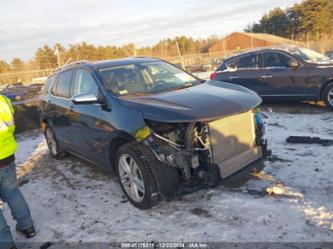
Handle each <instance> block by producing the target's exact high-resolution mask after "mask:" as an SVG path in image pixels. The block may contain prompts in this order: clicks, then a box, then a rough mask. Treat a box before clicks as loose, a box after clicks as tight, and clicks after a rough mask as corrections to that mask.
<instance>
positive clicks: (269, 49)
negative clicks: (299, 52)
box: [225, 45, 298, 61]
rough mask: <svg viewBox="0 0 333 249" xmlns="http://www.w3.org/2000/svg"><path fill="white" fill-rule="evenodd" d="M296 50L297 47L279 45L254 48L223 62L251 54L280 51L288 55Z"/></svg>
mask: <svg viewBox="0 0 333 249" xmlns="http://www.w3.org/2000/svg"><path fill="white" fill-rule="evenodd" d="M295 48H298V47H297V46H292V45H280V46H269V47H261V48H254V49H251V50H248V51H245V52H240V53H237V54H234V55H232V56H230V57H229V58H227V59H226V60H225V61H229V60H232V59H234V58H237V57H239V56H243V55H247V54H251V53H259V52H272V51H282V52H287V53H290V52H291V51H292V50H293V49H295Z"/></svg>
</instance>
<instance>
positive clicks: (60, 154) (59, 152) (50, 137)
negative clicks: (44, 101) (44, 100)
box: [44, 126, 66, 159]
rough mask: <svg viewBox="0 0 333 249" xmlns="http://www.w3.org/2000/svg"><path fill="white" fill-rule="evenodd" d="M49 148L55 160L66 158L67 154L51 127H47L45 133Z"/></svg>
mask: <svg viewBox="0 0 333 249" xmlns="http://www.w3.org/2000/svg"><path fill="white" fill-rule="evenodd" d="M44 135H45V139H46V143H47V147H48V148H49V151H50V154H51V155H52V157H54V158H55V159H62V158H64V157H65V156H66V152H65V151H64V150H63V149H61V147H60V146H59V143H58V141H57V139H56V137H55V135H54V132H53V131H52V129H51V128H50V127H49V126H46V129H45V131H44Z"/></svg>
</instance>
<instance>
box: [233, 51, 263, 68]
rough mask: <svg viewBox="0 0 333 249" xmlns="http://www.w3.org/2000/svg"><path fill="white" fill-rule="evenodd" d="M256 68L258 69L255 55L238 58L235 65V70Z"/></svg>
mask: <svg viewBox="0 0 333 249" xmlns="http://www.w3.org/2000/svg"><path fill="white" fill-rule="evenodd" d="M257 67H258V61H257V54H256V53H254V54H250V55H245V56H242V57H240V58H238V61H237V63H236V68H237V69H246V68H257Z"/></svg>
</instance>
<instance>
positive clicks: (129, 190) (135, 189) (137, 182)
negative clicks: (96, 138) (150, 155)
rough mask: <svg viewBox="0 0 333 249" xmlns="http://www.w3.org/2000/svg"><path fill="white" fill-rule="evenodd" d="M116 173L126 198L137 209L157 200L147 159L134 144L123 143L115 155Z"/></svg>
mask: <svg viewBox="0 0 333 249" xmlns="http://www.w3.org/2000/svg"><path fill="white" fill-rule="evenodd" d="M116 167H117V174H118V178H119V181H120V185H121V188H122V190H123V191H124V193H125V195H126V197H127V199H128V200H129V201H130V202H131V204H133V205H134V206H135V207H137V208H139V209H149V208H151V207H153V206H154V205H156V204H157V203H158V201H159V199H160V198H159V195H158V190H157V185H156V181H155V178H154V176H153V173H152V171H151V168H150V166H149V163H148V160H147V159H146V157H145V156H143V155H142V154H141V153H140V151H139V150H138V148H137V147H136V146H135V145H131V144H125V145H123V146H121V147H120V148H119V150H118V151H117V155H116Z"/></svg>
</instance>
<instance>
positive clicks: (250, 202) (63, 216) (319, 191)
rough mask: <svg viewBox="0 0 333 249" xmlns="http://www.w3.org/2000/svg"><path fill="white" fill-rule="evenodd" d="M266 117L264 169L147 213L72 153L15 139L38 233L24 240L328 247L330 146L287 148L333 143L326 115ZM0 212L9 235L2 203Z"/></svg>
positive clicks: (37, 139)
mask: <svg viewBox="0 0 333 249" xmlns="http://www.w3.org/2000/svg"><path fill="white" fill-rule="evenodd" d="M266 114H267V115H268V116H269V120H268V126H267V137H268V141H269V144H270V148H271V149H272V151H273V155H274V156H275V160H274V161H272V162H267V166H266V168H265V169H264V171H263V172H261V173H258V174H255V175H253V176H250V177H248V180H246V181H243V182H241V183H240V184H238V185H237V184H234V185H231V186H219V187H216V188H213V189H205V190H200V191H198V192H195V193H193V194H189V195H185V196H182V197H180V198H178V199H177V200H173V201H171V202H168V203H167V202H162V203H161V204H159V205H158V206H156V207H154V208H153V209H152V210H146V211H141V210H138V209H136V208H134V207H133V206H132V205H131V204H129V203H128V202H127V201H126V198H125V197H124V195H123V193H122V191H121V189H120V186H119V184H118V182H117V180H116V178H115V177H112V176H111V175H110V174H109V173H107V172H105V171H103V170H100V169H97V168H96V167H94V166H91V165H90V164H88V163H85V162H82V161H81V160H79V159H77V158H75V157H72V156H69V157H67V158H66V159H64V160H62V161H56V160H54V159H52V158H51V157H50V156H49V154H48V153H47V146H46V144H45V142H44V140H43V137H42V135H41V134H37V135H36V136H25V137H24V138H22V137H21V138H19V139H18V143H19V145H20V150H19V152H18V154H17V158H18V159H17V160H18V164H19V165H20V167H19V168H18V171H19V175H20V177H21V179H28V180H29V182H28V183H26V184H24V185H23V186H22V187H21V190H22V192H23V193H24V195H25V197H26V199H27V201H28V203H29V204H30V207H31V211H32V215H33V218H34V221H35V225H36V228H37V232H38V234H37V236H36V237H35V238H33V239H31V240H29V241H36V242H45V241H52V242H59V241H66V242H78V241H83V242H95V241H98V242H115V241H118V242H122V241H152V240H156V241H170V240H171V241H202V242H207V241H211V242H216V241H227V242H258V241H259V242H260V241H270V242H290V241H295V242H304V241H306V242H318V241H320V242H324V241H330V242H333V236H332V231H330V228H331V227H332V224H333V202H332V186H333V178H332V176H333V167H332V165H333V163H332V162H333V153H332V147H323V146H321V145H301V144H288V143H287V142H286V141H285V140H286V138H287V137H288V136H291V135H311V136H320V137H322V138H333V134H332V132H333V131H332V122H331V121H330V120H329V119H330V118H332V114H331V113H321V114H293V115H291V114H285V113H266ZM4 215H5V216H6V218H7V220H8V221H9V224H10V226H11V228H14V222H13V221H12V219H11V217H10V216H11V215H10V211H9V209H8V207H7V206H5V208H4ZM12 230H13V229H12ZM13 234H14V237H15V239H16V240H17V241H22V242H25V241H27V240H26V239H24V238H23V237H22V236H21V235H19V234H17V233H16V232H14V231H13Z"/></svg>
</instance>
